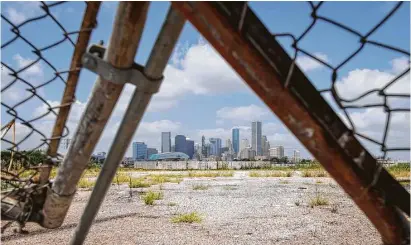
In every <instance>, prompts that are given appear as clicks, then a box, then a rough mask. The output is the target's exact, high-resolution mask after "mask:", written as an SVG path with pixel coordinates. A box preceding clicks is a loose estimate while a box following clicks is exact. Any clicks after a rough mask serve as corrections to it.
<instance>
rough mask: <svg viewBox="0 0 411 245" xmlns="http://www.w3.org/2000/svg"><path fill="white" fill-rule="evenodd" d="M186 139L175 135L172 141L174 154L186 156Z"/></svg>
mask: <svg viewBox="0 0 411 245" xmlns="http://www.w3.org/2000/svg"><path fill="white" fill-rule="evenodd" d="M186 144H187V139H186V137H185V136H184V135H176V137H175V140H174V145H175V148H174V152H183V153H186V154H187V150H186Z"/></svg>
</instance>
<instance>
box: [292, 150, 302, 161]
mask: <svg viewBox="0 0 411 245" xmlns="http://www.w3.org/2000/svg"><path fill="white" fill-rule="evenodd" d="M292 161H293V163H295V164H298V163H300V161H301V157H300V151H298V150H294V152H293V160H292Z"/></svg>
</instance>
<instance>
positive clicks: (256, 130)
mask: <svg viewBox="0 0 411 245" xmlns="http://www.w3.org/2000/svg"><path fill="white" fill-rule="evenodd" d="M261 128H262V126H261V122H259V121H256V122H252V123H251V147H252V148H253V150H255V152H256V154H257V156H262V153H263V150H262V148H261V139H262V135H261Z"/></svg>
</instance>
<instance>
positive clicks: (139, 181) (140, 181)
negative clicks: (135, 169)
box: [128, 178, 151, 188]
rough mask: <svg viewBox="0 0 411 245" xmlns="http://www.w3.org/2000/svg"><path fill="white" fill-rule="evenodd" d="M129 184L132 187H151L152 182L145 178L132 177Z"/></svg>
mask: <svg viewBox="0 0 411 245" xmlns="http://www.w3.org/2000/svg"><path fill="white" fill-rule="evenodd" d="M128 186H129V187H130V188H147V187H150V186H151V184H150V183H148V182H146V181H145V180H144V178H131V179H130V180H129V183H128Z"/></svg>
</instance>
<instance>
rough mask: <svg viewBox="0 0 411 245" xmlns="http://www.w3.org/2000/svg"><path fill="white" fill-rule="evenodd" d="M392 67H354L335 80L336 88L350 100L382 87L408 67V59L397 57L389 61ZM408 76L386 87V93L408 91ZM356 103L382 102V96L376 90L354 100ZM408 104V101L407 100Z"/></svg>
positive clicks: (399, 100)
mask: <svg viewBox="0 0 411 245" xmlns="http://www.w3.org/2000/svg"><path fill="white" fill-rule="evenodd" d="M391 65H392V68H391V69H390V70H388V71H379V70H370V69H355V70H353V71H350V72H349V73H348V75H347V76H346V77H343V78H342V79H341V80H339V81H337V83H336V88H337V91H338V93H339V95H340V97H342V98H345V99H348V100H351V99H355V98H357V97H358V96H360V95H362V94H364V93H365V92H367V91H370V90H373V89H382V88H384V86H386V85H387V84H388V83H390V82H391V81H392V80H393V79H394V78H396V76H397V75H399V73H401V72H404V71H405V69H407V68H408V67H409V59H407V58H405V57H401V58H397V59H394V60H392V61H391ZM409 91H410V76H409V74H407V75H405V76H404V77H402V78H400V79H399V80H398V81H396V82H395V83H394V84H392V85H391V86H390V87H388V88H387V89H386V92H387V93H409ZM401 101H403V99H391V100H390V103H391V104H395V103H404V102H401ZM354 103H356V104H369V103H383V98H382V97H381V96H378V94H377V93H376V92H374V93H372V94H370V95H367V96H366V97H364V98H362V99H361V100H358V101H356V102H354ZM407 104H409V101H407Z"/></svg>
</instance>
